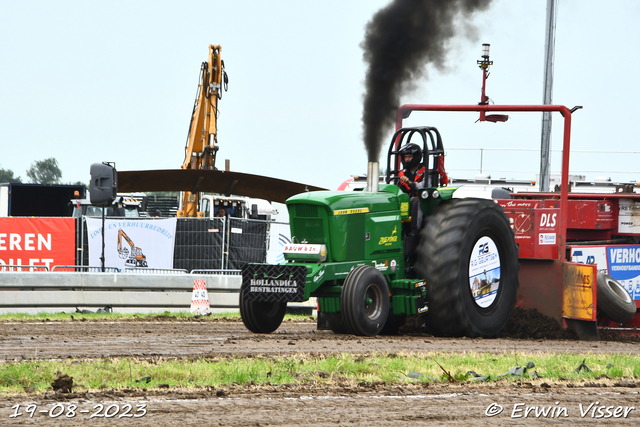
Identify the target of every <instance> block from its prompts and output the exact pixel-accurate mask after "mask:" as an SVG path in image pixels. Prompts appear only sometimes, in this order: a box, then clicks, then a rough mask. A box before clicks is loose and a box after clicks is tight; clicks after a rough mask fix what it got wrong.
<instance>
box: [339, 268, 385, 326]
mask: <svg viewBox="0 0 640 427" xmlns="http://www.w3.org/2000/svg"><path fill="white" fill-rule="evenodd" d="M340 304H341V306H340V308H341V311H342V321H343V322H344V325H345V326H346V328H347V331H348V332H349V333H352V334H354V335H363V336H374V335H377V334H378V333H379V332H380V331H381V330H382V328H383V326H384V324H385V323H386V322H387V316H388V315H389V286H388V285H387V279H385V277H384V276H383V275H382V273H380V272H379V271H378V270H376V269H375V268H373V267H371V266H367V265H361V266H359V267H356V268H354V269H353V270H352V271H351V272H350V273H349V275H348V276H347V278H346V279H345V281H344V285H343V287H342V295H341V302H340Z"/></svg>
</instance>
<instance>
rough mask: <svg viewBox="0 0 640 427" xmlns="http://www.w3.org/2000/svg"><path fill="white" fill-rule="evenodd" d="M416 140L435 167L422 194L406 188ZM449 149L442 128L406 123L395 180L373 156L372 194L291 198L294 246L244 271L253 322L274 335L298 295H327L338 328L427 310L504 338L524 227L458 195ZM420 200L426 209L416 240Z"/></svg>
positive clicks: (369, 328) (440, 320) (385, 329)
mask: <svg viewBox="0 0 640 427" xmlns="http://www.w3.org/2000/svg"><path fill="white" fill-rule="evenodd" d="M412 139H413V143H415V142H416V141H418V143H419V144H420V146H422V153H423V157H422V159H421V166H424V168H425V174H424V179H425V187H424V188H420V189H418V191H417V196H416V197H414V198H413V201H412V200H411V199H410V197H409V195H408V194H406V193H404V192H403V191H402V190H401V189H400V188H399V187H398V185H396V184H397V183H398V181H399V180H400V176H401V175H402V173H401V171H402V168H401V158H400V157H401V154H400V149H401V148H402V147H403V146H406V144H409V143H411V142H412ZM443 158H444V149H443V146H442V140H441V137H440V134H439V132H438V131H437V130H436V129H435V128H433V127H419V128H402V129H400V130H398V131H397V132H396V133H395V134H394V136H393V138H392V140H391V144H390V146H389V151H388V157H387V173H386V180H385V182H386V184H379V183H378V180H377V178H378V175H379V174H378V167H377V163H370V164H369V174H368V175H369V179H368V183H367V188H366V189H365V190H364V191H354V192H345V191H317V192H307V193H302V194H298V195H296V196H293V197H291V198H289V199H288V200H287V202H286V204H287V208H288V210H289V218H290V226H291V236H292V241H293V243H292V244H289V245H286V246H285V248H284V255H285V262H283V263H282V264H280V265H268V264H247V265H245V266H244V268H243V269H242V287H241V290H240V314H241V316H242V321H243V322H244V324H245V326H246V327H247V328H248V329H249V330H251V331H253V332H255V333H271V332H273V331H275V330H276V329H277V328H278V327H279V326H280V324H281V323H282V319H283V317H284V314H285V311H286V304H287V302H289V301H292V302H301V301H307V300H308V299H309V298H310V297H316V298H317V300H318V309H319V311H318V318H319V323H320V321H321V319H324V321H326V322H327V323H328V327H329V328H330V329H331V330H333V331H334V332H335V333H349V334H355V335H363V336H373V335H376V334H379V333H397V332H398V330H399V328H400V327H401V326H402V325H403V324H404V323H405V321H406V320H407V319H408V318H411V319H416V316H420V317H418V319H420V324H423V323H426V324H427V325H428V327H429V329H430V330H431V331H432V332H433V333H434V334H436V335H441V336H465V335H466V336H469V337H495V336H497V335H498V334H499V333H500V332H501V331H502V330H503V328H504V327H505V325H506V323H507V322H508V320H509V318H510V316H511V313H512V311H513V307H514V305H515V301H516V291H517V288H518V269H519V264H518V251H517V247H516V244H515V241H514V234H513V230H512V229H511V227H510V225H509V220H508V218H507V216H506V215H505V214H504V213H503V210H502V208H501V207H500V206H499V205H498V204H496V203H495V202H494V201H493V200H485V199H471V198H467V199H455V198H454V197H453V196H454V193H455V191H456V188H455V187H446V186H445V185H446V174H445V172H444V167H443ZM372 165H373V166H372ZM412 204H413V205H415V206H416V208H419V209H421V211H422V215H421V216H422V217H423V221H422V224H421V227H420V228H419V235H418V236H417V238H414V236H415V233H412V230H411V220H412V217H411V212H415V210H414V209H411V208H410V206H411V205H412ZM413 216H416V217H417V216H418V215H415V214H414V215H413ZM414 221H415V219H414ZM415 240H417V242H416V241H415Z"/></svg>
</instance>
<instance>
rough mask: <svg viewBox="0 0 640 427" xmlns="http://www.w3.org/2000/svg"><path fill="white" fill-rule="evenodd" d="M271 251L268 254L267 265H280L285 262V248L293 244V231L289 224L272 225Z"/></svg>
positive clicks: (270, 236)
mask: <svg viewBox="0 0 640 427" xmlns="http://www.w3.org/2000/svg"><path fill="white" fill-rule="evenodd" d="M270 226H271V229H270V230H269V231H270V235H269V251H268V252H267V264H280V263H281V262H284V254H283V253H282V252H283V250H284V246H285V245H286V244H288V243H291V231H290V229H289V224H282V223H277V222H274V223H272V224H270Z"/></svg>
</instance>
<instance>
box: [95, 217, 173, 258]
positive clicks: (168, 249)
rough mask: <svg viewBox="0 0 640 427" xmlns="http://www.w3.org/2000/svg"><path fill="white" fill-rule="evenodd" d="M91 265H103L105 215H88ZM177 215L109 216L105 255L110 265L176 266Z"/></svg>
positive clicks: (106, 226) (106, 225)
mask: <svg viewBox="0 0 640 427" xmlns="http://www.w3.org/2000/svg"><path fill="white" fill-rule="evenodd" d="M86 220H87V232H88V235H89V265H91V266H99V265H101V262H100V256H101V255H102V219H101V218H86ZM176 223H177V219H176V218H166V219H140V220H132V219H124V218H123V219H106V220H105V224H104V225H105V233H104V258H105V263H104V265H105V266H106V267H116V268H119V269H121V270H123V269H125V268H133V267H148V268H173V248H174V246H175V236H176Z"/></svg>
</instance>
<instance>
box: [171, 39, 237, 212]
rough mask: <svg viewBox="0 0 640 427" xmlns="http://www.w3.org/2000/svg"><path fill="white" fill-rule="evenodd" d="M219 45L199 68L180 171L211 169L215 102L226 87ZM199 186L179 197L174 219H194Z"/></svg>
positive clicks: (214, 146) (215, 140) (215, 138)
mask: <svg viewBox="0 0 640 427" xmlns="http://www.w3.org/2000/svg"><path fill="white" fill-rule="evenodd" d="M221 49H222V48H221V46H220V45H209V58H208V60H207V62H203V63H202V65H201V66H200V82H199V84H198V91H197V93H196V100H195V103H194V106H193V112H192V114H191V123H190V124H189V136H188V140H187V144H186V146H185V157H184V162H183V164H182V169H212V170H214V169H215V164H216V153H217V151H218V145H217V143H218V127H217V121H218V101H219V100H220V99H222V90H223V89H224V90H226V88H227V84H228V78H227V73H226V72H225V71H224V62H223V61H222V59H221V57H220V51H221ZM199 190H200V189H199V185H196V186H194V188H192V189H191V191H185V192H184V193H183V194H182V203H181V206H180V209H179V210H178V216H179V217H184V216H196V215H197V211H198V202H199V200H198V193H199Z"/></svg>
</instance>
